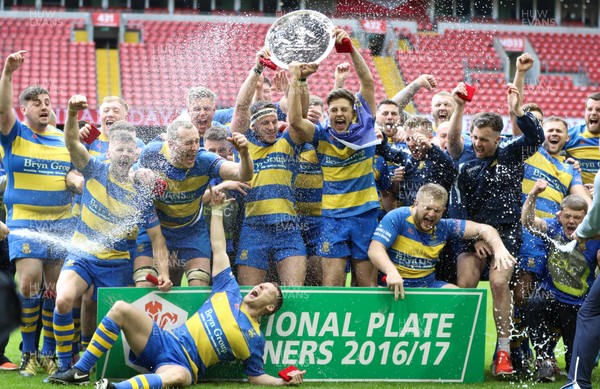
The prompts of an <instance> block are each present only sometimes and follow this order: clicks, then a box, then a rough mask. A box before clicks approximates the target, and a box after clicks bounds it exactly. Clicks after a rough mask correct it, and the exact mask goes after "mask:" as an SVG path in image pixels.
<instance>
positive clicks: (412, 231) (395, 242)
mask: <svg viewBox="0 0 600 389" xmlns="http://www.w3.org/2000/svg"><path fill="white" fill-rule="evenodd" d="M411 208H412V207H400V208H396V209H394V210H393V211H390V212H388V213H387V215H385V216H384V217H383V219H382V220H381V222H380V223H379V225H378V226H377V229H376V230H375V233H374V234H373V240H374V241H377V242H380V243H381V244H383V245H384V246H385V248H386V249H387V253H388V256H389V257H390V259H391V260H392V262H393V263H394V264H395V265H396V268H397V269H398V271H399V273H400V275H401V276H402V277H403V278H422V277H425V276H428V275H429V274H431V273H433V272H434V271H435V264H436V263H437V262H438V259H439V255H440V252H441V251H442V249H443V248H444V246H445V245H446V242H447V241H448V240H449V239H462V237H463V235H464V233H465V226H466V221H465V220H457V219H440V221H439V223H438V224H437V225H436V226H435V227H434V228H433V230H432V231H431V232H422V231H419V230H418V229H417V227H416V226H415V224H414V219H413V217H412V215H411V213H410V211H411Z"/></svg>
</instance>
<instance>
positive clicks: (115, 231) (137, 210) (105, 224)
mask: <svg viewBox="0 0 600 389" xmlns="http://www.w3.org/2000/svg"><path fill="white" fill-rule="evenodd" d="M109 167H110V165H109V164H107V163H104V162H102V161H101V160H99V159H97V158H95V157H92V158H91V159H90V162H89V163H88V165H87V166H86V167H85V169H83V171H82V172H81V173H82V174H83V176H84V177H85V183H84V187H83V193H82V195H81V216H80V218H79V220H78V221H77V225H76V228H75V233H74V234H73V237H72V238H71V243H73V245H74V246H75V247H77V249H78V250H79V251H82V252H83V253H85V254H83V253H81V254H80V255H81V256H82V257H83V258H86V257H89V258H90V259H130V254H129V251H128V250H129V244H128V238H129V236H130V234H132V233H134V232H137V227H138V225H141V226H143V227H144V228H152V227H156V226H157V225H158V217H157V215H156V212H155V211H154V206H153V205H152V200H151V199H150V198H149V197H146V198H144V196H143V195H141V194H138V192H137V191H136V189H135V188H134V187H133V184H132V183H130V182H119V181H117V180H115V178H114V177H113V176H112V175H111V174H110V173H109V171H108V169H109Z"/></svg>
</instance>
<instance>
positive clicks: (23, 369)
mask: <svg viewBox="0 0 600 389" xmlns="http://www.w3.org/2000/svg"><path fill="white" fill-rule="evenodd" d="M37 370H38V363H37V359H36V357H35V355H34V354H32V353H23V355H21V366H20V367H19V374H21V375H22V376H23V377H33V376H34V375H36V374H37Z"/></svg>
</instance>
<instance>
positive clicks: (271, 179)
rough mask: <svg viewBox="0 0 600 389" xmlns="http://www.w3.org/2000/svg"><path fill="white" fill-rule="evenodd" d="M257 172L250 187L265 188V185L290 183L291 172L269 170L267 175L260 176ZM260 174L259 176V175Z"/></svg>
mask: <svg viewBox="0 0 600 389" xmlns="http://www.w3.org/2000/svg"><path fill="white" fill-rule="evenodd" d="M260 173H262V172H258V173H255V174H254V178H253V179H252V183H251V184H252V186H253V187H255V186H258V185H260V186H266V185H285V183H287V182H292V172H291V171H290V170H284V169H269V174H264V173H263V174H260ZM259 174H260V175H259Z"/></svg>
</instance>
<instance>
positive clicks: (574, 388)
mask: <svg viewBox="0 0 600 389" xmlns="http://www.w3.org/2000/svg"><path fill="white" fill-rule="evenodd" d="M560 389H581V386H579V385H577V382H571V383H569V384H566V385H565V386H561V388H560Z"/></svg>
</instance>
